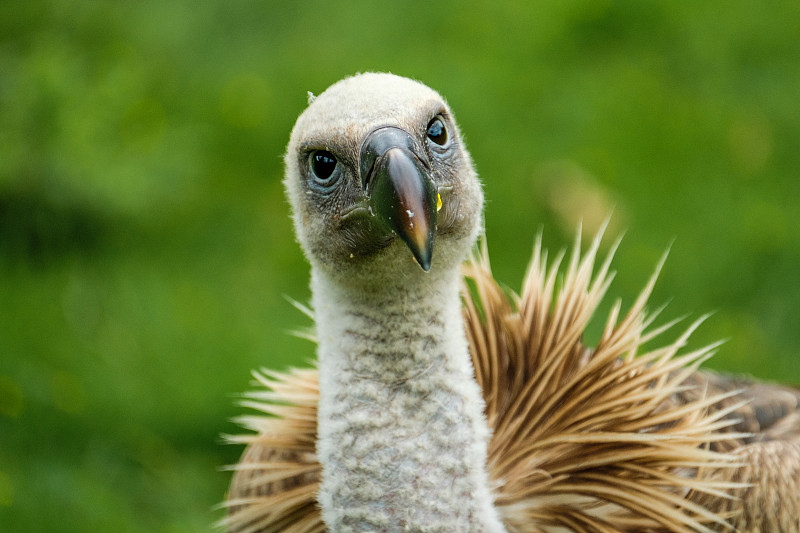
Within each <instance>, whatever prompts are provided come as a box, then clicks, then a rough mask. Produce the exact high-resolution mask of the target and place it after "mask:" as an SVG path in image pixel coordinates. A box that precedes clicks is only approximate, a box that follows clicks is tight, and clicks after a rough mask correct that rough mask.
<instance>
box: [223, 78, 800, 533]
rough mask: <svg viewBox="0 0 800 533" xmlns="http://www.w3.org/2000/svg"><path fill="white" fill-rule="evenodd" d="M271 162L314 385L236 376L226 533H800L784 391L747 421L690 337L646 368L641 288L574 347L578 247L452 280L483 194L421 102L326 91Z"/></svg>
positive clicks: (416, 86)
mask: <svg viewBox="0 0 800 533" xmlns="http://www.w3.org/2000/svg"><path fill="white" fill-rule="evenodd" d="M286 168H287V172H286V179H285V182H284V183H285V186H286V190H287V194H288V197H289V199H290V203H291V204H292V208H293V213H294V222H295V228H296V231H297V234H298V240H299V241H300V243H301V246H302V247H303V249H304V251H305V253H306V256H307V257H308V259H309V262H310V263H311V288H312V295H313V296H312V306H313V311H312V312H311V314H312V316H313V318H314V320H315V330H316V335H315V337H316V340H317V342H318V363H317V365H318V368H317V369H309V370H295V371H292V372H289V373H286V374H278V373H260V374H257V378H258V380H259V382H260V383H261V384H262V385H263V386H264V387H265V389H264V390H261V391H257V392H255V393H253V395H252V401H250V402H248V403H247V405H249V406H250V407H253V408H255V409H257V410H259V411H262V412H263V413H266V416H264V415H263V414H262V415H251V416H247V417H243V418H242V419H241V421H242V423H243V424H244V425H245V427H247V428H249V429H251V430H252V431H253V433H252V434H250V435H245V436H240V437H232V438H231V440H232V441H234V442H240V443H245V444H247V445H248V448H247V450H246V451H245V454H244V456H243V458H242V460H241V462H240V463H239V464H238V465H236V466H235V467H234V469H235V470H236V474H235V476H234V480H233V482H232V485H231V491H230V494H229V499H228V502H227V505H228V507H229V515H228V517H227V518H226V519H225V520H224V521H223V522H224V524H225V525H226V527H228V529H229V530H230V531H236V532H256V531H291V532H301V531H302V532H312V531H325V530H330V531H335V532H345V531H432V532H435V531H441V532H450V531H465V532H468V531H476V532H478V531H481V532H503V531H509V532H511V531H520V532H522V531H529V532H540V531H541V532H544V531H548V532H551V531H552V532H556V531H578V532H590V531H593V532H600V531H712V530H717V529H718V530H725V529H726V528H730V527H737V528H739V529H742V530H745V531H767V529H763V528H765V527H767V526H768V525H769V524H778V525H779V527H780V529H774V530H776V531H798V530H800V524H798V522H797V520H798V519H797V516H798V515H799V514H800V453H799V452H798V451H799V450H800V440H798V439H796V437H797V434H798V433H800V429H799V428H800V420H798V417H800V415H798V414H797V413H800V407H798V403H800V393H795V391H793V390H792V389H782V390H781V391H780V393H778V392H776V391H777V389H773V388H770V387H767V386H762V387H763V388H764V391H766V393H764V394H761V395H759V396H760V397H761V396H763V397H765V398H771V397H776V398H779V399H780V400H779V401H777V400H776V401H773V400H769V399H768V400H765V402H764V404H763V405H762V409H761V410H760V411H759V413H760V416H759V414H758V413H757V414H756V415H755V416H752V415H750V414H749V413H748V411H747V409H748V408H749V407H748V404H747V401H746V400H740V399H738V397H739V396H741V395H742V394H743V393H742V392H741V391H739V390H738V389H737V388H730V387H726V386H722V385H721V384H720V383H717V381H719V380H720V379H722V378H717V377H715V376H714V375H711V374H705V373H702V372H699V371H698V370H697V368H698V367H699V365H700V364H701V363H702V362H703V361H704V360H705V359H706V358H707V357H708V356H709V355H710V353H711V352H712V351H713V349H714V346H710V347H706V348H701V349H698V350H695V351H689V352H687V353H683V352H682V351H681V349H682V348H683V346H684V344H685V342H686V339H687V338H688V335H689V334H690V333H691V331H692V330H693V329H694V328H695V327H696V326H697V325H698V324H699V322H700V321H698V322H697V323H695V324H692V325H690V327H688V328H687V330H686V331H685V332H684V333H682V334H681V335H679V336H678V338H677V339H676V340H674V341H672V342H669V343H667V344H666V345H664V346H663V347H660V348H655V349H649V350H645V349H644V348H643V347H644V346H645V345H646V344H647V343H649V341H651V340H653V339H654V338H655V337H656V336H658V335H659V334H662V333H663V332H664V331H665V330H666V329H668V327H669V326H672V325H673V324H671V323H670V324H667V325H666V326H661V327H656V326H653V320H654V318H655V315H657V313H654V314H652V315H651V314H648V312H647V310H646V303H647V298H648V296H649V294H650V291H651V289H652V285H653V283H654V281H655V276H654V278H653V279H652V280H651V281H650V283H648V285H647V286H646V287H645V289H644V290H643V291H642V294H641V296H640V297H639V298H638V299H637V301H636V302H634V304H633V305H632V307H631V309H630V310H629V311H628V312H627V313H626V314H625V315H623V314H622V311H621V306H620V305H619V303H618V304H617V305H616V306H615V307H613V309H612V311H611V313H610V315H609V317H608V318H607V320H606V326H605V328H604V331H603V334H602V336H601V339H600V341H599V342H598V344H597V345H596V346H595V347H592V348H590V347H588V346H585V345H584V344H583V333H584V331H585V329H586V326H587V324H588V322H589V320H590V319H591V318H592V316H593V315H594V314H595V310H596V309H597V306H598V305H599V303H600V300H601V298H602V297H603V295H604V294H605V292H606V290H607V288H608V286H609V284H610V281H611V278H612V277H613V276H612V274H611V273H610V261H611V257H612V256H613V250H612V252H611V253H609V255H608V257H607V258H606V259H605V260H604V261H602V262H600V263H599V265H597V264H596V263H597V261H596V256H597V252H598V248H599V246H600V235H598V236H597V237H596V238H595V239H594V241H593V242H592V244H591V246H590V247H589V249H588V251H587V252H586V253H585V255H584V256H583V257H581V247H580V243H579V242H578V243H577V244H576V246H575V248H574V250H573V253H572V258H571V260H570V261H569V263H568V265H567V267H566V273H565V274H564V277H563V279H562V280H561V282H559V278H558V273H559V271H560V269H559V267H560V264H561V261H562V257H563V256H561V255H559V256H557V257H556V259H555V260H553V261H552V263H551V264H548V262H547V254H546V253H545V252H544V251H543V250H542V248H541V244H540V243H539V244H537V246H536V247H535V250H534V256H533V259H532V262H531V267H530V269H529V271H528V273H527V275H526V280H525V283H524V285H523V289H522V291H520V293H519V295H517V294H513V293H509V292H508V291H504V290H502V289H501V288H500V287H499V286H498V284H497V283H496V282H495V281H494V280H493V278H492V277H491V269H490V268H489V262H488V255H487V253H486V251H485V248H484V250H483V252H482V253H481V254H479V255H478V256H476V257H473V259H472V261H471V262H469V263H467V265H466V266H465V267H462V264H463V261H464V259H465V257H466V256H467V254H468V253H469V251H470V249H471V248H472V246H473V244H474V242H475V239H476V238H477V236H478V234H479V232H480V230H481V226H482V215H481V213H482V207H483V195H482V192H481V187H480V183H479V181H478V179H477V175H476V173H475V171H474V169H473V166H472V163H471V160H470V157H469V154H468V152H467V151H466V148H465V147H464V146H463V143H462V141H461V138H460V135H459V132H458V128H457V126H456V124H455V122H454V120H453V116H452V112H451V111H450V109H449V108H448V106H447V104H446V103H445V102H444V100H443V99H442V98H441V97H440V96H439V95H438V94H436V93H435V92H434V91H432V90H431V89H429V88H428V87H426V86H424V85H422V84H420V83H417V82H414V81H411V80H408V79H405V78H400V77H397V76H393V75H389V74H364V75H359V76H354V77H352V78H347V79H345V80H343V81H341V82H339V83H337V84H335V85H333V86H332V87H331V88H329V89H328V90H326V91H325V92H324V93H322V94H321V95H320V96H318V97H317V98H315V99H314V100H313V102H312V103H311V104H310V105H309V107H308V109H307V110H306V111H305V112H304V113H303V114H302V115H301V116H300V118H299V119H298V122H297V124H296V125H295V128H294V130H293V132H292V136H291V139H290V143H289V148H288V150H287V155H286ZM462 301H463V305H462ZM715 380H717V381H715ZM751 390H755V389H751ZM764 391H762V392H764ZM745 395H746V393H745ZM792 402H794V403H792ZM775 405H779V406H780V407H779V410H778V411H776V410H775V409H772V410H770V406H775ZM770 413H772V414H770ZM748 416H750V418H751V419H754V420H756V421H759V422H763V426H764V427H759V428H758V431H759V435H763V439H761V440H759V438H757V437H753V436H752V435H750V434H749V433H747V432H748V431H752V429H749V428H740V427H739V426H741V422H742V421H740V420H739V419H738V418H737V417H745V418H747V417H748ZM737 423H738V424H739V425H737ZM769 431H772V435H771V436H768V435H770V434H769ZM773 454H774V455H773ZM766 457H771V458H772V461H771V463H770V465H771V466H767V462H766V459H765V458H766ZM748 469H749V470H748ZM767 479H769V480H771V481H772V482H773V483H774V486H775V487H778V490H780V491H781V492H780V493H778V494H775V493H770V492H769V491H767V490H762V489H763V487H762V486H761V485H759V483H762V480H767ZM753 480H756V484H755V485H753V484H752V483H753ZM754 487H760V488H758V490H755V489H754ZM776 496H779V497H776ZM736 497H738V498H740V499H736ZM776 501H779V502H780V505H777V504H775V502H776ZM770 504H772V507H770V506H769V505H770ZM751 507H752V508H753V509H756V508H758V511H752V512H751V511H750V510H749V509H750V508H751ZM778 507H780V512H778V511H776V513H777V514H774V516H763V514H764V512H765V511H764V510H765V509H767V510H769V509H778ZM793 512H794V513H795V514H794V515H792V514H791V513H793ZM755 513H761V515H759V516H757V515H756V514H755ZM793 516H794V517H793ZM759 528H762V529H759Z"/></svg>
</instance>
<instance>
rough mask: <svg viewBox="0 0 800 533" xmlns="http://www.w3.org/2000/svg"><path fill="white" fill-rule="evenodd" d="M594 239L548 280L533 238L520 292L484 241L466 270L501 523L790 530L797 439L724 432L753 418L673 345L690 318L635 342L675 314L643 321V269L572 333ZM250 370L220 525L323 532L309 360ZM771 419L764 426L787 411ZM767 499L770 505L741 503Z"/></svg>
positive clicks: (579, 320) (593, 297) (583, 314)
mask: <svg viewBox="0 0 800 533" xmlns="http://www.w3.org/2000/svg"><path fill="white" fill-rule="evenodd" d="M598 246H599V236H598V237H597V238H596V239H595V240H594V242H593V243H592V246H591V247H590V249H589V250H588V252H587V253H586V255H585V257H583V258H582V259H581V258H580V257H579V244H576V246H575V249H574V251H573V254H572V259H571V260H570V261H569V264H568V265H567V268H566V273H565V274H563V279H560V277H559V272H560V271H559V265H560V264H561V260H562V255H559V256H558V257H557V258H556V259H555V260H554V261H553V264H552V265H551V266H550V267H549V268H548V267H547V265H546V263H547V256H546V253H545V252H543V250H542V248H541V246H540V244H539V243H537V245H536V248H535V250H534V256H533V259H532V261H531V265H530V268H529V271H528V273H527V275H526V278H525V281H524V284H523V288H522V291H521V293H520V294H519V295H516V294H510V293H508V292H507V291H504V290H502V289H501V288H500V287H499V286H498V284H497V283H496V282H495V281H494V279H493V278H492V275H491V270H490V267H489V262H488V256H487V254H486V251H485V249H484V250H483V252H482V253H481V254H479V255H478V256H477V257H476V258H475V259H474V260H473V261H472V262H470V263H469V264H467V265H466V267H465V272H464V273H465V284H464V290H463V291H462V292H463V299H464V302H465V305H464V318H465V323H466V330H467V338H468V340H469V345H470V353H471V355H472V359H473V364H474V368H475V374H476V378H477V381H478V383H479V385H480V386H481V389H482V390H483V396H484V399H485V402H486V415H487V419H488V423H489V427H490V429H491V430H492V432H493V434H492V437H491V440H490V443H489V454H488V469H489V475H490V478H491V486H492V487H493V492H494V497H495V506H496V508H497V512H498V514H499V515H500V517H501V519H502V521H503V523H504V524H505V527H506V528H507V530H508V531H520V532H522V531H526V532H537V531H577V532H583V531H586V532H589V531H591V532H601V531H712V530H727V529H728V528H729V526H728V524H729V523H730V524H734V525H736V527H737V529H740V530H742V531H759V529H758V527H759V526H761V524H760V523H759V524H754V523H753V521H754V520H760V519H759V518H758V516H761V517H762V518H761V519H763V520H764V524H771V523H774V524H780V526H776V527H774V528H764V529H761V531H797V527H798V524H797V518H796V515H795V517H794V518H793V517H792V516H791V515H789V514H787V513H791V512H792V509H798V508H799V507H798V502H797V501H796V500H797V498H798V496H797V492H796V487H797V484H798V479H799V476H798V468H799V467H798V465H800V451H799V450H800V444H798V443H797V442H792V441H791V440H788V441H786V440H784V441H771V442H769V443H762V442H755V443H752V442H751V441H753V438H752V437H748V435H746V434H744V433H742V431H753V430H754V429H756V428H753V427H750V428H748V427H742V428H741V431H740V428H739V427H738V426H737V427H731V426H732V425H733V424H735V423H737V422H739V425H740V426H741V424H742V423H743V422H744V420H743V419H752V420H755V419H756V417H755V416H749V417H748V413H747V409H748V406H746V405H744V404H743V403H742V401H741V400H739V399H737V396H736V393H737V392H738V391H737V390H736V389H734V390H727V389H726V388H725V387H723V386H721V385H719V384H717V383H715V382H714V380H715V379H717V378H716V377H715V376H714V375H708V374H703V373H698V372H697V367H698V366H699V365H700V363H701V362H702V361H704V360H705V359H706V358H707V357H709V356H710V353H711V351H712V350H713V346H712V347H706V348H702V349H699V350H694V351H690V352H688V353H680V349H681V348H682V347H683V345H684V344H685V343H686V340H687V338H688V336H689V334H690V333H691V331H692V330H693V329H694V328H695V327H696V326H697V325H698V324H699V322H700V321H697V322H695V323H694V324H692V325H691V326H690V327H689V328H688V329H687V330H686V331H685V332H684V333H682V334H680V335H679V336H678V337H677V339H675V340H674V341H673V342H670V343H668V344H666V345H665V346H663V347H660V348H655V349H649V350H646V351H645V352H644V353H640V352H642V351H643V346H644V345H645V344H646V343H648V342H649V341H651V340H652V339H654V338H655V337H656V336H657V335H659V334H661V333H663V332H664V331H665V330H666V329H667V328H668V327H670V326H672V325H673V323H669V324H667V325H665V326H660V327H653V326H652V323H653V319H654V318H655V315H656V314H657V313H653V314H649V313H648V312H647V310H646V308H645V305H646V302H647V298H648V296H649V294H650V291H651V289H652V286H653V283H654V281H655V276H653V279H651V281H650V282H649V283H648V284H647V286H646V287H645V289H644V290H643V291H642V293H641V295H640V296H639V298H638V299H637V300H636V302H635V303H634V304H633V306H632V307H631V309H630V310H629V311H628V313H627V314H626V315H625V316H621V306H620V304H619V303H617V304H616V305H615V306H614V307H613V308H612V310H611V312H610V314H609V316H608V317H607V319H606V326H605V328H604V330H603V333H602V336H601V339H600V341H599V342H598V344H597V346H596V347H595V348H593V349H590V348H588V347H586V346H585V345H584V344H583V342H582V337H583V334H584V331H585V329H586V326H587V324H588V323H589V321H590V320H591V319H592V317H593V316H594V313H595V311H596V309H597V307H598V304H599V303H600V301H601V298H602V297H603V295H604V294H605V292H606V289H607V288H608V286H609V283H610V281H611V278H612V277H613V275H612V274H611V273H610V272H609V263H610V260H611V256H612V255H613V250H612V252H611V253H609V255H608V257H607V258H606V260H605V261H603V262H602V263H601V264H600V265H599V268H598V269H597V272H596V273H594V275H593V273H592V271H593V269H594V268H596V266H595V256H596V253H597V248H598ZM256 378H257V380H258V382H259V384H260V385H261V386H262V387H263V389H262V390H259V391H257V392H254V393H251V395H250V398H251V401H249V402H247V404H246V405H248V406H249V407H252V408H254V409H256V410H257V411H259V412H260V413H259V414H256V415H252V416H248V417H243V418H242V419H241V423H242V424H243V425H244V426H245V427H246V428H248V429H249V430H251V431H253V432H254V433H252V434H249V435H244V436H237V437H231V441H232V442H236V443H241V444H247V446H248V447H247V450H246V452H245V454H244V456H243V458H242V460H241V462H240V463H239V464H238V465H236V466H235V467H234V469H235V470H236V473H235V476H234V480H233V483H232V486H231V492H230V495H229V500H228V502H227V505H228V506H229V515H228V516H227V517H226V518H225V519H224V521H223V523H224V525H225V526H226V527H227V528H228V529H229V531H232V532H241V533H245V532H247V533H251V532H263V531H286V532H293V533H295V532H296V533H299V532H314V531H324V530H325V526H324V524H323V523H322V520H321V515H320V512H319V509H318V506H317V501H316V496H317V491H318V487H319V479H320V465H319V463H318V462H317V460H316V455H315V442H316V429H317V401H318V375H317V371H316V370H315V369H307V370H293V371H290V372H288V373H285V374H281V373H273V372H262V373H257V374H256ZM741 385H742V386H746V384H741ZM761 387H763V388H764V389H765V390H767V391H771V390H773V389H769V388H768V387H766V386H763V385H761ZM792 394H793V391H791V390H789V389H785V394H784V397H783V401H784V403H783V405H784V406H786V407H785V409H784V410H785V411H786V412H785V413H783V414H788V415H790V416H796V412H795V413H794V415H792V412H791V411H789V407H790V406H788V404H789V403H791V395H792ZM795 407H796V404H795ZM762 418H763V416H762ZM774 418H775V420H774V421H772V422H773V424H772V425H776V424H777V425H779V421H780V420H784V421H785V419H786V417H785V416H776V417H774ZM789 426H790V427H794V429H795V431H796V430H797V425H796V424H795V425H794V426H792V424H791V422H789ZM757 429H759V430H763V429H765V428H757ZM776 447H777V448H782V449H781V450H778V451H777V453H771V452H775V449H774V448H776ZM762 478H764V479H771V478H780V479H776V480H775V481H776V483H778V484H779V485H776V486H779V487H781V488H783V489H784V490H785V492H783V496H782V497H781V498H776V497H775V496H774V494H769V491H768V489H765V488H763V487H764V486H763V484H761V483H757V484H756V485H755V486H750V485H749V484H750V483H753V482H754V481H755V482H759V481H760V480H761V479H762ZM792 490H793V491H794V492H791V491H792ZM739 498H743V499H739ZM770 502H772V503H771V507H770V506H769V504H770ZM793 505H794V506H793ZM745 506H749V507H748V509H749V508H750V507H752V508H753V509H750V510H748V509H745ZM764 506H766V511H765V513H767V514H759V515H756V514H754V513H756V512H760V511H759V510H757V509H756V508H760V507H764ZM770 512H773V514H771V515H769V514H768V513H770ZM781 513H782V514H781ZM781 517H783V518H781ZM770 520H772V522H769V521H770ZM780 520H782V521H780ZM792 520H794V522H793V521H792Z"/></svg>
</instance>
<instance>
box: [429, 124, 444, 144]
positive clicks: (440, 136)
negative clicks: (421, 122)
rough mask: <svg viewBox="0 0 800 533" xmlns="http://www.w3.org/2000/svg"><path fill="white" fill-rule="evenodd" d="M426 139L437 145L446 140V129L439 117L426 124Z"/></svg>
mask: <svg viewBox="0 0 800 533" xmlns="http://www.w3.org/2000/svg"><path fill="white" fill-rule="evenodd" d="M428 139H430V140H431V141H433V142H435V143H436V144H438V145H439V146H443V145H444V144H445V143H446V142H447V130H446V129H445V128H444V124H442V121H441V120H440V119H438V118H435V119H433V120H431V122H430V124H428Z"/></svg>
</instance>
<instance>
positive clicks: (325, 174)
mask: <svg viewBox="0 0 800 533" xmlns="http://www.w3.org/2000/svg"><path fill="white" fill-rule="evenodd" d="M334 169H336V158H335V157H334V156H333V154H332V153H330V152H328V151H326V150H317V151H316V152H314V153H312V154H311V171H312V172H314V175H315V176H316V177H317V179H320V180H322V181H325V180H327V179H329V178H330V177H331V175H332V174H333V171H334Z"/></svg>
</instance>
